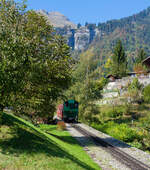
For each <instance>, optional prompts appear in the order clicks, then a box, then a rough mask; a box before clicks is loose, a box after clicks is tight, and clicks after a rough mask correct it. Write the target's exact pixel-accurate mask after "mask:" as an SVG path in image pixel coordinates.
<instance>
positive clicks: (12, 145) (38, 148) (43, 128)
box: [0, 113, 100, 170]
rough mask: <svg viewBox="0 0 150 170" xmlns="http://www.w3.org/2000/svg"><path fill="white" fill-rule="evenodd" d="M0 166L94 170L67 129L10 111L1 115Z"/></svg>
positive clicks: (92, 164) (28, 168)
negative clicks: (35, 120) (19, 115)
mask: <svg viewBox="0 0 150 170" xmlns="http://www.w3.org/2000/svg"><path fill="white" fill-rule="evenodd" d="M2 120H3V124H0V132H1V133H0V151H1V152H0V169H7V170H12V169H19V170H21V169H22V170H33V169H39V170H43V169H45V170H49V169H51V170H57V169H58V170H59V169H65V170H70V169H72V170H76V169H79V170H85V169H86V170H87V169H89V170H95V169H100V167H99V166H98V165H97V164H95V163H94V162H93V161H92V160H91V158H90V157H89V156H88V155H87V154H86V152H85V151H84V150H83V149H82V147H81V146H79V143H78V142H77V141H76V140H75V139H74V138H72V137H71V136H70V134H69V133H68V132H67V131H63V130H58V129H57V126H56V125H40V126H39V127H35V126H34V125H33V124H31V123H29V122H27V121H25V120H23V119H21V118H19V117H17V116H14V115H12V114H7V113H3V114H2Z"/></svg>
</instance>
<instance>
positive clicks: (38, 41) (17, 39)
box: [0, 0, 72, 117]
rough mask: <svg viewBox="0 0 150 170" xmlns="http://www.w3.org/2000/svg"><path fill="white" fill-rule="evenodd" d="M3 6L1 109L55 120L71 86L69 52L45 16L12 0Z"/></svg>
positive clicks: (0, 18) (0, 34) (1, 9)
mask: <svg viewBox="0 0 150 170" xmlns="http://www.w3.org/2000/svg"><path fill="white" fill-rule="evenodd" d="M0 6H1V8H0V24H1V27H0V56H1V60H0V91H1V93H0V104H1V107H2V108H4V107H6V106H12V107H13V109H14V111H16V112H18V113H20V112H22V113H27V114H30V113H33V114H34V115H36V114H39V115H41V116H43V115H48V116H50V117H52V116H53V112H54V109H55V101H56V100H57V98H58V97H59V96H61V95H62V92H63V90H64V89H65V88H67V87H68V85H69V83H70V77H71V76H70V73H71V64H72V61H71V58H70V49H69V47H68V46H67V45H66V44H65V41H64V39H63V38H62V37H61V36H57V35H56V34H55V33H54V30H53V28H52V26H50V25H49V23H48V22H47V20H46V18H44V16H41V15H40V14H37V13H36V12H34V11H28V12H25V5H24V4H18V3H15V2H14V1H12V0H8V1H1V2H0Z"/></svg>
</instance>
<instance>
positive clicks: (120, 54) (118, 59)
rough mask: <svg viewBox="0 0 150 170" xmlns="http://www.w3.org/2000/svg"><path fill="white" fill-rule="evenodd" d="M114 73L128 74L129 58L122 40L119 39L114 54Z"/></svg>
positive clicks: (118, 75)
mask: <svg viewBox="0 0 150 170" xmlns="http://www.w3.org/2000/svg"><path fill="white" fill-rule="evenodd" d="M112 62H113V64H112V74H113V75H115V76H117V77H120V78H121V77H122V76H125V75H126V68H127V59H126V54H125V51H124V48H123V45H122V42H121V40H118V41H117V43H116V46H115V47H114V54H113V56H112Z"/></svg>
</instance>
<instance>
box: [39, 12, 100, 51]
mask: <svg viewBox="0 0 150 170" xmlns="http://www.w3.org/2000/svg"><path fill="white" fill-rule="evenodd" d="M38 13H40V14H42V15H44V16H45V17H46V18H47V19H48V20H49V21H50V23H51V24H52V25H53V26H54V27H55V29H56V31H57V33H58V34H61V35H63V36H65V37H66V39H67V42H68V45H69V46H70V47H71V48H72V49H73V50H78V51H82V50H84V49H86V48H87V47H88V46H89V44H90V43H91V42H92V41H93V39H94V38H95V36H96V35H97V34H99V30H98V29H97V28H94V29H91V28H88V27H80V28H77V26H76V25H75V24H74V23H72V22H70V20H69V19H68V18H67V17H65V16H64V15H62V14H60V13H59V12H46V11H45V10H39V11H38Z"/></svg>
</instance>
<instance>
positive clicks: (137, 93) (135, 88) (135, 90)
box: [128, 78, 143, 102]
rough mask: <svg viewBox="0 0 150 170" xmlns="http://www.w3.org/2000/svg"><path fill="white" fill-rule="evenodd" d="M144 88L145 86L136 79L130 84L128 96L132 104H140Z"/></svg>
mask: <svg viewBox="0 0 150 170" xmlns="http://www.w3.org/2000/svg"><path fill="white" fill-rule="evenodd" d="M142 88H143V85H142V84H140V83H139V81H138V79H137V78H134V79H133V81H132V82H131V83H130V84H129V86H128V94H129V97H130V99H131V101H132V102H138V101H140V100H141V99H142Z"/></svg>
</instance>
